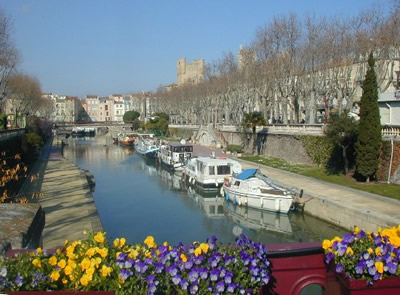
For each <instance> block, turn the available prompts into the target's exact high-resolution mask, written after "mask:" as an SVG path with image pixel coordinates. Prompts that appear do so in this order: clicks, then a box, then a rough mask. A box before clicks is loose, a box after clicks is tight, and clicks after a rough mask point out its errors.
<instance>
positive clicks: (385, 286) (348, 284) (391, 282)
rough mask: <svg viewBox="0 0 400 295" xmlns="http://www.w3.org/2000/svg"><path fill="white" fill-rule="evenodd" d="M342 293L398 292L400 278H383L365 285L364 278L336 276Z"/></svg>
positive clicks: (399, 290)
mask: <svg viewBox="0 0 400 295" xmlns="http://www.w3.org/2000/svg"><path fill="white" fill-rule="evenodd" d="M337 279H338V281H339V285H340V290H341V294H342V295H355V294H363V295H364V294H365V295H378V294H382V295H386V294H400V278H399V277H394V278H385V279H383V280H379V281H376V282H374V284H373V285H372V286H367V284H366V281H365V280H355V279H349V278H346V277H344V276H339V275H338V276H337Z"/></svg>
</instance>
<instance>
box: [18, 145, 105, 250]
mask: <svg viewBox="0 0 400 295" xmlns="http://www.w3.org/2000/svg"><path fill="white" fill-rule="evenodd" d="M31 175H34V176H35V177H36V178H37V179H36V181H34V182H32V183H25V185H24V186H23V187H22V192H23V193H25V194H27V195H31V194H33V193H36V192H41V193H42V196H41V197H40V198H39V199H38V202H39V203H40V205H41V206H42V208H43V210H44V211H45V219H46V223H45V227H44V230H43V234H42V239H43V247H44V248H47V249H50V248H55V247H57V246H62V245H64V241H65V240H66V239H67V240H79V239H84V238H85V237H86V235H85V234H83V231H84V230H88V231H95V232H96V231H102V230H103V227H102V225H101V222H100V218H99V216H98V214H97V209H96V206H95V203H94V200H93V198H92V194H91V191H90V188H89V184H88V182H87V179H86V175H85V172H84V171H83V170H81V169H79V168H78V167H77V166H75V165H74V164H73V163H71V162H70V161H68V160H66V159H65V158H64V157H63V156H62V155H61V141H60V140H58V139H54V141H53V143H52V144H50V145H47V146H45V147H44V149H43V151H42V153H41V156H40V158H39V160H38V161H37V163H36V164H35V166H34V167H33V168H32V172H31Z"/></svg>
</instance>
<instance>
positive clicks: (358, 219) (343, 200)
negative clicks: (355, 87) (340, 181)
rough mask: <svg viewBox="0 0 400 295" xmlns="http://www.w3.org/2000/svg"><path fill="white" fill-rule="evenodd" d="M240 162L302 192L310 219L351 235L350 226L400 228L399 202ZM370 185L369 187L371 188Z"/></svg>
mask: <svg viewBox="0 0 400 295" xmlns="http://www.w3.org/2000/svg"><path fill="white" fill-rule="evenodd" d="M194 151H195V152H196V154H198V155H201V156H209V155H210V154H211V153H212V152H214V154H215V155H216V156H217V157H218V156H225V157H230V155H226V154H224V153H222V150H221V149H211V150H210V149H209V148H206V147H202V146H198V145H195V147H194ZM236 160H238V161H240V162H241V164H242V168H243V169H247V168H259V169H260V171H261V172H262V173H263V174H265V175H267V176H269V177H270V178H271V179H273V180H275V181H278V182H280V183H281V184H283V185H285V186H287V187H293V188H296V189H302V190H303V192H304V193H303V197H302V198H301V199H300V203H301V207H302V210H304V212H305V213H308V214H310V215H312V216H315V217H317V218H319V219H322V220H324V221H327V222H330V223H332V224H335V225H337V226H340V227H342V228H344V229H347V230H349V231H352V230H353V229H354V226H358V227H360V228H362V229H364V230H370V231H377V229H378V228H379V227H382V228H385V227H392V226H397V225H399V224H400V201H398V200H395V199H390V198H386V197H383V196H379V195H376V194H371V193H368V192H363V191H359V190H355V189H352V188H348V187H344V186H340V185H336V184H332V183H329V182H325V181H322V180H318V179H315V178H311V177H306V176H302V175H298V174H295V173H291V172H287V171H284V170H280V169H276V168H272V167H268V166H263V165H257V163H253V162H248V161H244V160H242V159H240V158H236ZM371 185H373V184H371Z"/></svg>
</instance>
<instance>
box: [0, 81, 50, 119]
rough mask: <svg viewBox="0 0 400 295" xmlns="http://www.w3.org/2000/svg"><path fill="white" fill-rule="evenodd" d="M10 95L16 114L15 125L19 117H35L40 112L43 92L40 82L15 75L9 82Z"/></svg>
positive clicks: (9, 98) (8, 96)
mask: <svg viewBox="0 0 400 295" xmlns="http://www.w3.org/2000/svg"><path fill="white" fill-rule="evenodd" d="M7 89H8V95H7V98H8V100H9V101H10V103H11V105H12V108H13V110H14V114H15V120H16V121H15V123H16V125H17V119H18V116H19V115H24V116H26V115H34V114H36V112H37V111H38V110H39V107H40V102H41V100H42V91H41V89H40V83H39V81H38V80H37V79H36V78H34V77H31V76H29V75H26V74H14V75H12V76H10V77H9V80H8V88H7Z"/></svg>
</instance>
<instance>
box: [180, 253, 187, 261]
mask: <svg viewBox="0 0 400 295" xmlns="http://www.w3.org/2000/svg"><path fill="white" fill-rule="evenodd" d="M179 257H180V258H181V259H182V261H183V262H186V261H187V258H186V255H185V254H183V253H182V254H181V256H179Z"/></svg>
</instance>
